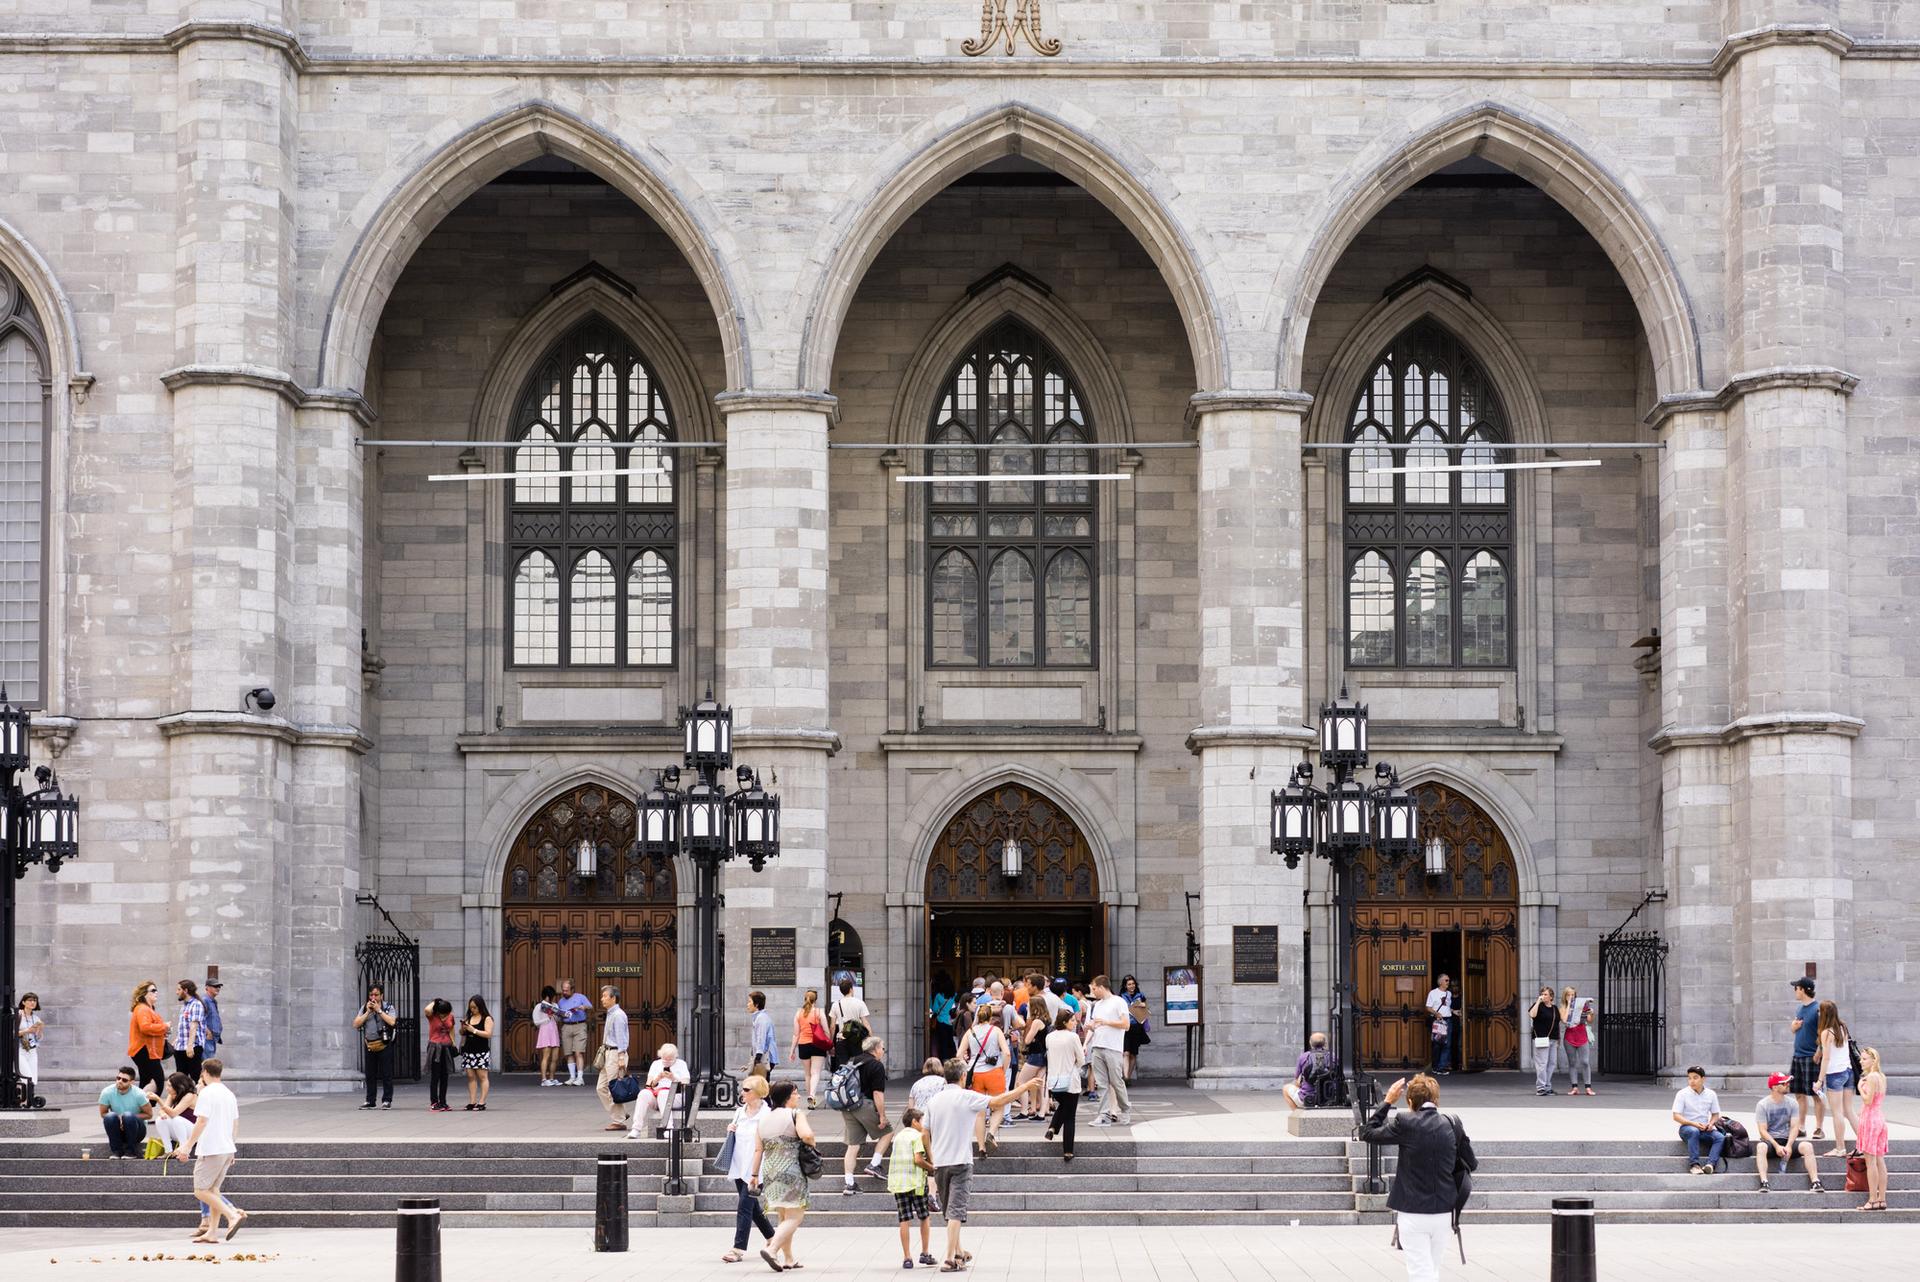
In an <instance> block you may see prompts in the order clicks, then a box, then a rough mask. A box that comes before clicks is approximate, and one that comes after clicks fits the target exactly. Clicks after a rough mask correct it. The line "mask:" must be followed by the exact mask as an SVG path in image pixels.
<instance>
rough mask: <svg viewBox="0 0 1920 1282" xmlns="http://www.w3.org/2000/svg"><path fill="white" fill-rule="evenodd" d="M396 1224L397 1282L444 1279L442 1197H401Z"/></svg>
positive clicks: (394, 1264)
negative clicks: (442, 1270)
mask: <svg viewBox="0 0 1920 1282" xmlns="http://www.w3.org/2000/svg"><path fill="white" fill-rule="evenodd" d="M394 1225H395V1241H394V1251H393V1276H394V1282H440V1199H439V1198H436V1197H404V1198H401V1199H400V1210H399V1213H398V1214H397V1215H395V1216H394Z"/></svg>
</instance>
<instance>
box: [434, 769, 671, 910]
mask: <svg viewBox="0 0 1920 1282" xmlns="http://www.w3.org/2000/svg"><path fill="white" fill-rule="evenodd" d="M589 784H593V785H597V786H599V787H601V788H605V789H606V790H607V791H608V792H610V793H612V794H614V795H616V796H620V797H625V798H626V799H627V800H628V801H629V802H631V801H632V799H633V796H634V793H635V791H636V788H635V784H634V781H633V780H631V779H621V778H620V777H619V776H618V775H617V774H615V773H614V772H613V771H611V770H608V769H604V768H602V767H600V766H598V765H586V764H582V763H581V761H580V760H579V759H577V758H573V757H562V756H557V755H556V756H552V757H548V758H547V759H546V760H544V761H542V762H540V763H539V764H537V765H535V766H534V767H533V768H532V769H529V770H525V771H522V772H521V773H520V774H518V775H516V776H515V777H514V779H513V782H512V783H510V784H508V785H507V787H506V788H505V789H503V790H502V791H501V792H500V794H499V795H498V796H497V797H495V798H494V799H493V801H492V802H491V803H489V804H488V805H487V807H486V808H485V810H484V811H483V812H482V814H481V816H480V820H479V823H478V825H477V826H476V827H475V828H474V830H473V833H472V837H471V843H470V846H469V848H470V849H477V850H479V851H481V852H482V854H483V857H482V859H481V860H480V861H478V862H477V863H475V864H469V865H468V871H467V893H468V894H471V895H475V896H478V897H480V898H481V899H482V900H484V901H490V902H494V903H498V902H499V896H500V890H501V887H502V885H503V884H504V882H505V878H506V870H507V861H508V859H509V858H510V857H511V855H512V854H513V846H514V843H515V842H516V841H518V840H519V838H520V834H521V833H522V832H523V831H525V830H526V827H527V825H528V824H529V823H530V822H532V820H533V818H534V816H535V815H537V814H539V812H540V811H541V809H542V808H544V807H545V806H546V805H547V804H548V803H549V802H551V801H552V800H553V799H554V798H555V797H557V796H561V795H563V794H565V793H568V792H571V791H574V790H576V789H578V788H580V787H583V786H585V785H589ZM673 877H674V885H675V886H676V887H680V888H687V887H691V886H692V885H693V884H694V872H693V869H692V867H691V866H690V865H689V864H688V863H687V861H686V860H685V859H684V858H683V857H680V856H675V858H674V868H673ZM676 894H677V896H678V897H681V898H684V897H685V896H686V894H687V891H685V890H684V889H682V890H679V891H677V892H676Z"/></svg>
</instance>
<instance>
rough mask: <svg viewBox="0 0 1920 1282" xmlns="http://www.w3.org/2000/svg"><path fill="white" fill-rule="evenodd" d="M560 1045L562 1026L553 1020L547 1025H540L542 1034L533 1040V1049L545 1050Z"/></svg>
mask: <svg viewBox="0 0 1920 1282" xmlns="http://www.w3.org/2000/svg"><path fill="white" fill-rule="evenodd" d="M559 1044H560V1025H558V1024H556V1023H554V1022H553V1021H552V1020H548V1021H547V1022H546V1023H544V1024H542V1025H540V1032H539V1034H538V1035H537V1036H536V1037H535V1038H534V1039H533V1048H534V1049H535V1050H544V1049H546V1048H547V1047H549V1046H558V1045H559Z"/></svg>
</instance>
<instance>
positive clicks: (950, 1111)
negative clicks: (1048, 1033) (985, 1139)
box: [927, 1059, 1046, 1272]
mask: <svg viewBox="0 0 1920 1282" xmlns="http://www.w3.org/2000/svg"><path fill="white" fill-rule="evenodd" d="M941 1071H942V1075H943V1076H944V1077H945V1078H946V1080H947V1084H946V1085H945V1086H944V1087H943V1088H941V1090H940V1092H939V1093H938V1094H937V1095H935V1096H934V1097H933V1098H932V1100H930V1101H929V1102H928V1104H927V1159H928V1160H929V1161H931V1162H932V1163H933V1187H934V1192H935V1193H936V1194H937V1195H938V1196H939V1199H940V1210H941V1214H943V1215H945V1216H946V1217H947V1258H946V1264H947V1267H946V1268H945V1269H943V1270H942V1271H943V1272H953V1271H955V1270H957V1269H958V1268H960V1267H961V1266H962V1265H964V1264H965V1263H966V1262H967V1261H968V1260H971V1259H972V1258H973V1257H972V1256H971V1255H969V1254H967V1253H966V1252H965V1251H962V1250H961V1249H960V1226H961V1225H962V1224H965V1223H966V1222H967V1209H968V1204H969V1202H970V1201H971V1194H970V1188H971V1186H972V1181H973V1133H974V1127H975V1125H976V1124H977V1123H978V1122H979V1120H980V1116H981V1114H983V1113H986V1112H988V1111H989V1110H991V1109H996V1108H1005V1107H1006V1106H1007V1105H1008V1104H1011V1103H1012V1102H1013V1101H1014V1100H1017V1099H1019V1098H1020V1097H1021V1096H1022V1095H1033V1096H1034V1097H1036V1098H1038V1097H1039V1095H1040V1092H1041V1090H1042V1089H1043V1084H1044V1083H1045V1081H1046V1079H1045V1078H1044V1077H1036V1078H1034V1079H1033V1080H1032V1081H1030V1082H1028V1083H1027V1084H1026V1085H1025V1086H1016V1087H1014V1088H1013V1089H1012V1090H1010V1091H1008V1092H1007V1093H1006V1094H1004V1095H982V1094H980V1093H979V1092H978V1091H970V1090H968V1089H967V1088H966V1087H965V1086H964V1085H962V1083H963V1082H964V1081H966V1077H967V1069H966V1066H965V1065H964V1064H962V1063H961V1062H960V1061H959V1060H957V1059H950V1060H948V1061H947V1062H946V1064H945V1066H944V1067H943V1068H942V1070H941Z"/></svg>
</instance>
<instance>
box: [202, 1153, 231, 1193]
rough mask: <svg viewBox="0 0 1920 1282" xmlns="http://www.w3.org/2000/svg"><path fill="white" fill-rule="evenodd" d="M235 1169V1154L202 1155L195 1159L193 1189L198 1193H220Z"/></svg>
mask: <svg viewBox="0 0 1920 1282" xmlns="http://www.w3.org/2000/svg"><path fill="white" fill-rule="evenodd" d="M232 1169H233V1154H231V1153H202V1154H201V1155H200V1156H199V1157H196V1158H194V1159H193V1189H194V1192H196V1193H218V1192H219V1191H220V1186H221V1185H222V1184H225V1183H226V1182H227V1172H229V1171H231V1170H232Z"/></svg>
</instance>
